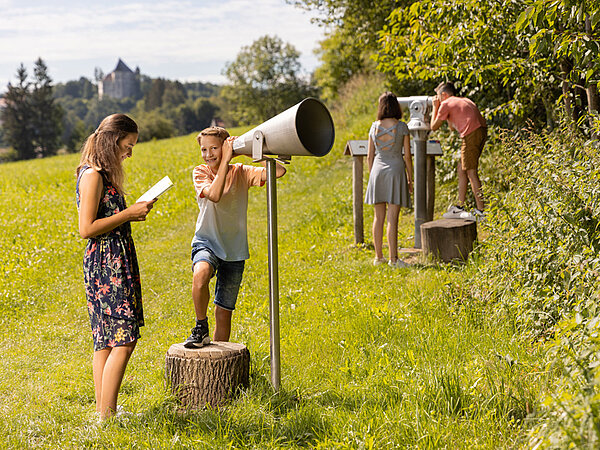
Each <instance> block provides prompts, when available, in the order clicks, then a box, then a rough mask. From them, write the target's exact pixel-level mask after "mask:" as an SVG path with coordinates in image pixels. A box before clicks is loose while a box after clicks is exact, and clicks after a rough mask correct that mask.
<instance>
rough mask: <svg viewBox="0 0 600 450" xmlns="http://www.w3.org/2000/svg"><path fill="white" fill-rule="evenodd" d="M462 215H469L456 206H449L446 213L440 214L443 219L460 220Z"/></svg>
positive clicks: (463, 209)
mask: <svg viewBox="0 0 600 450" xmlns="http://www.w3.org/2000/svg"><path fill="white" fill-rule="evenodd" d="M462 214H469V213H468V212H467V211H465V208H463V207H462V206H458V205H450V206H448V211H446V212H445V213H444V214H442V217H443V218H444V219H460V218H461V215H462Z"/></svg>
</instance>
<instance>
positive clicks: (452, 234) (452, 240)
mask: <svg viewBox="0 0 600 450" xmlns="http://www.w3.org/2000/svg"><path fill="white" fill-rule="evenodd" d="M476 239H477V224H476V223H475V222H474V221H472V220H463V219H441V220H434V221H433V222H427V223H424V224H423V225H421V245H422V248H423V254H424V255H430V256H432V257H433V258H434V259H438V260H441V261H444V262H451V261H456V260H463V261H466V260H467V258H468V257H469V253H471V251H472V250H473V242H475V240H476Z"/></svg>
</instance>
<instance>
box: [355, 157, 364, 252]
mask: <svg viewBox="0 0 600 450" xmlns="http://www.w3.org/2000/svg"><path fill="white" fill-rule="evenodd" d="M363 158H364V157H363V156H353V157H352V213H353V215H354V243H355V244H362V243H364V242H365V235H364V224H363Z"/></svg>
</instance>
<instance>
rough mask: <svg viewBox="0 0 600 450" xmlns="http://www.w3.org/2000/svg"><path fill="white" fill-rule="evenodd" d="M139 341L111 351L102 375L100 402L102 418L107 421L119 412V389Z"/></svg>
mask: <svg viewBox="0 0 600 450" xmlns="http://www.w3.org/2000/svg"><path fill="white" fill-rule="evenodd" d="M136 343H137V341H134V342H131V343H129V344H125V345H121V346H118V347H113V348H111V349H110V351H109V355H108V358H107V359H106V363H105V364H104V370H103V373H102V388H101V392H102V395H101V400H100V418H101V419H103V420H104V419H107V418H109V417H111V416H112V415H114V413H115V411H116V410H117V397H118V395H119V388H120V387H121V382H122V381H123V375H125V369H126V368H127V363H128V362H129V358H130V357H131V354H132V353H133V350H134V349H135V344H136Z"/></svg>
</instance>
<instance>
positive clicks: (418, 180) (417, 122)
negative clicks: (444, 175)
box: [398, 96, 433, 248]
mask: <svg viewBox="0 0 600 450" xmlns="http://www.w3.org/2000/svg"><path fill="white" fill-rule="evenodd" d="M398 103H400V106H403V107H408V108H409V110H410V121H409V122H408V124H407V125H408V129H409V131H410V134H411V136H412V137H413V141H414V142H415V160H414V176H415V185H414V197H415V248H421V224H423V223H425V222H427V136H428V135H429V131H430V129H431V128H430V127H429V116H430V109H431V106H432V104H433V102H432V98H431V97H427V96H416V97H398Z"/></svg>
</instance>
